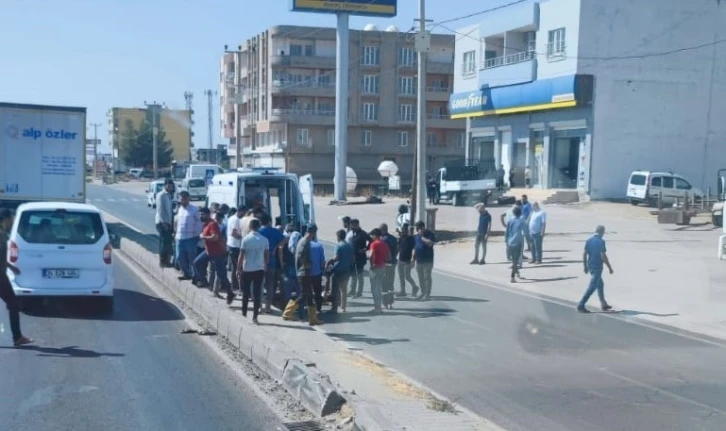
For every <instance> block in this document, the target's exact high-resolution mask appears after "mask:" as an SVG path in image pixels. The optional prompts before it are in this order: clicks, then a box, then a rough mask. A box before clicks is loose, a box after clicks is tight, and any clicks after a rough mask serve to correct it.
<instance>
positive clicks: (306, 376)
mask: <svg viewBox="0 0 726 431" xmlns="http://www.w3.org/2000/svg"><path fill="white" fill-rule="evenodd" d="M139 235H140V234H139ZM138 239H139V238H129V237H128V236H126V237H124V236H123V235H121V239H120V250H121V252H122V253H123V254H124V255H125V256H127V257H129V258H130V259H131V260H132V261H133V262H134V263H136V264H137V265H138V266H139V267H140V268H142V269H143V270H144V271H145V272H146V273H148V274H149V276H150V277H151V278H153V279H154V280H155V281H157V282H158V283H160V284H161V285H162V286H163V288H164V289H165V290H166V291H168V292H169V293H171V294H172V295H173V296H174V297H176V299H177V300H179V301H181V302H182V303H183V304H184V305H186V306H187V307H189V308H190V309H191V310H192V311H194V313H196V314H197V315H198V316H199V317H201V318H202V319H204V321H205V322H206V324H207V326H209V327H210V328H212V329H214V330H215V331H216V332H217V334H218V335H221V336H223V337H225V338H226V339H227V340H229V342H230V343H231V344H232V345H233V346H234V347H236V348H238V349H239V350H240V351H241V352H242V353H243V354H244V355H245V356H246V357H247V358H249V359H250V360H251V361H252V362H253V363H254V364H255V365H257V366H258V367H259V368H260V369H261V370H263V371H264V372H266V373H267V374H268V375H269V376H270V377H272V378H273V379H276V380H278V381H280V382H281V383H282V384H283V385H284V386H285V388H286V389H287V390H288V391H289V392H290V393H291V394H292V395H293V396H295V397H296V399H298V400H299V401H300V402H301V403H302V404H303V405H304V406H305V407H306V408H307V409H308V410H310V411H311V412H312V413H314V414H316V415H318V416H320V417H323V416H327V415H330V414H333V413H335V412H337V411H338V410H339V409H340V407H341V406H342V405H343V404H344V403H345V402H346V400H345V398H343V397H342V396H341V395H340V394H339V393H338V392H337V390H336V389H335V385H333V384H332V383H331V382H330V379H329V378H327V376H325V375H324V374H323V373H321V372H320V371H319V370H317V368H316V367H315V366H307V365H306V362H304V361H301V360H300V359H299V358H300V357H301V355H300V354H298V353H297V352H294V351H292V350H290V349H289V348H287V347H286V346H285V345H283V344H282V343H280V342H278V341H277V340H275V339H274V338H271V337H269V336H266V335H265V334H262V333H259V331H257V330H256V329H257V328H256V327H255V326H254V325H253V324H252V323H251V322H248V321H247V320H245V319H244V318H243V317H242V316H241V314H240V313H239V311H237V312H235V311H234V310H232V309H229V308H227V306H226V304H224V303H223V302H222V301H220V300H219V299H217V298H214V297H213V296H211V295H210V294H208V293H209V291H208V290H206V289H199V288H197V287H196V286H194V285H192V284H191V283H189V282H186V281H179V280H178V279H177V274H176V272H175V271H174V270H173V269H165V268H161V267H159V266H158V259H157V257H156V255H155V254H154V253H153V252H152V251H151V250H149V246H150V245H151V244H152V243H151V242H149V241H138Z"/></svg>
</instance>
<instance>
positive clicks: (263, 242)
mask: <svg viewBox="0 0 726 431" xmlns="http://www.w3.org/2000/svg"><path fill="white" fill-rule="evenodd" d="M249 230H250V233H248V234H247V235H245V237H244V238H242V244H241V247H240V253H239V260H238V261H237V273H238V274H240V275H241V276H240V278H241V279H242V315H243V316H245V317H247V308H248V306H249V302H250V296H252V322H253V323H255V324H257V323H258V322H257V316H258V315H259V313H260V305H261V304H262V282H263V281H264V279H265V268H267V265H268V263H269V262H270V243H269V241H267V238H265V237H264V236H262V235H260V232H259V230H260V221H259V220H258V219H256V218H255V219H252V220H250V223H249Z"/></svg>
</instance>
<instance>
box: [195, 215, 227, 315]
mask: <svg viewBox="0 0 726 431" xmlns="http://www.w3.org/2000/svg"><path fill="white" fill-rule="evenodd" d="M210 215H211V214H210V211H209V208H202V209H200V210H199V217H200V218H201V220H202V223H204V228H203V229H202V233H201V235H199V238H201V239H202V240H204V251H203V252H201V253H199V256H197V258H196V259H194V284H195V285H197V286H199V287H207V286H209V283H208V282H207V271H206V269H207V265H208V264H209V262H210V261H211V262H212V264H213V265H214V268H215V272H216V275H217V277H218V278H219V280H221V282H222V288H223V289H225V290H226V291H227V300H228V302H229V300H230V299H233V298H234V293H232V286H231V284H230V282H229V279H228V278H227V245H226V238H223V237H222V230H221V228H220V226H219V223H220V222H221V221H222V220H224V214H222V213H216V214H215V218H216V219H217V220H212V218H211V216H210Z"/></svg>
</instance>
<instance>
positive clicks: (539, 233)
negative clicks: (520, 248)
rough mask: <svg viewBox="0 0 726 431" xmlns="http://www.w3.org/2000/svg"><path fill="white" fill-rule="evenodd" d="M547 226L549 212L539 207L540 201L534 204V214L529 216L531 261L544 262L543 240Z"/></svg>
mask: <svg viewBox="0 0 726 431" xmlns="http://www.w3.org/2000/svg"><path fill="white" fill-rule="evenodd" d="M546 228H547V213H546V212H544V211H542V209H541V208H540V207H539V202H535V203H533V204H532V215H530V216H529V235H530V236H531V237H532V260H531V261H530V263H542V241H543V239H544V235H545V230H546Z"/></svg>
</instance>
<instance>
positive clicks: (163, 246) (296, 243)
mask: <svg viewBox="0 0 726 431" xmlns="http://www.w3.org/2000/svg"><path fill="white" fill-rule="evenodd" d="M174 187H175V185H174V183H173V181H168V182H167V183H166V184H165V186H164V190H162V191H161V192H159V194H158V195H157V198H156V201H157V210H156V220H155V221H156V227H157V231H158V233H159V264H160V265H161V266H162V267H175V268H177V269H178V270H179V272H180V275H179V279H180V280H190V281H191V282H192V283H194V284H195V285H196V286H198V287H200V288H210V289H211V290H212V294H213V295H215V296H217V297H220V298H222V295H221V292H222V291H225V292H226V300H227V303H228V304H230V305H231V304H232V303H233V301H234V300H235V298H236V297H237V296H238V295H239V294H241V295H242V307H241V308H242V314H243V315H244V316H247V314H248V311H249V304H250V301H251V302H252V321H253V322H254V323H258V316H259V314H260V313H270V312H271V311H272V307H273V305H275V303H276V301H277V303H278V304H280V308H282V309H283V310H284V311H283V313H282V317H283V318H284V319H285V320H296V319H304V318H305V315H306V314H307V320H308V323H309V324H310V325H317V324H320V323H322V322H321V320H320V318H319V314H320V313H321V312H322V308H323V305H324V303H326V302H330V304H331V306H330V309H329V310H328V312H329V313H331V314H336V313H338V312H346V309H347V299H348V298H350V297H353V298H360V297H362V296H363V287H364V284H365V279H366V278H368V279H369V283H370V290H371V293H372V296H373V309H372V310H371V311H370V312H371V313H372V314H380V313H382V312H383V310H384V309H392V308H393V304H394V301H395V298H396V297H404V296H408V292H407V284H408V285H410V289H411V294H412V295H413V296H414V297H415V298H416V299H418V300H421V301H426V300H429V299H430V297H431V290H432V278H431V274H432V270H433V265H434V245H435V242H436V237H435V235H434V233H433V232H432V231H430V230H428V229H426V226H425V224H424V223H423V222H417V223H415V224H414V226H410V225H409V224H404V225H403V226H402V227H401V228H400V229H397V236H396V235H394V234H392V233H391V232H389V229H388V226H387V225H386V224H381V225H380V226H379V227H377V228H375V229H372V230H371V231H369V232H366V231H365V230H363V229H362V228H361V225H360V221H359V220H357V219H352V218H350V217H344V218H343V219H342V222H343V226H342V229H340V230H338V231H337V232H336V238H331V240H335V248H334V251H333V254H332V256H330V258H327V259H326V254H325V249H324V247H323V244H322V243H321V241H320V239H319V238H318V228H317V226H316V225H314V224H309V225H307V226H297V225H295V224H289V225H287V226H281V225H279V224H275V225H273V220H272V218H271V217H270V215H269V213H268V212H267V210H266V209H265V208H264V206H263V205H262V203H261V202H259V203H254V204H253V205H251V207H250V208H229V207H228V206H226V205H215V204H213V205H211V207H210V208H198V207H196V206H195V205H192V204H191V202H190V199H189V194H188V193H186V192H184V191H182V192H180V193H179V207H178V208H177V209H176V211H173V208H172V203H171V202H172V201H171V196H172V195H173V193H174ZM414 269H415V271H416V274H417V276H418V283H416V281H415V280H414V278H413V276H412V275H411V273H412V272H413V270H414ZM366 275H367V277H366ZM397 277H398V280H399V284H400V289H399V291H398V292H396V291H395V282H396V278H397Z"/></svg>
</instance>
